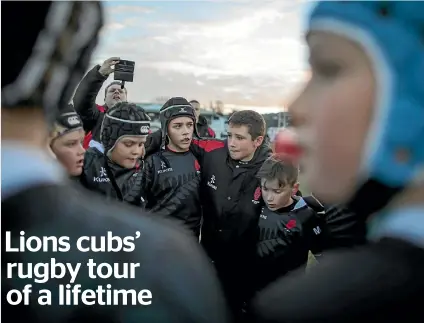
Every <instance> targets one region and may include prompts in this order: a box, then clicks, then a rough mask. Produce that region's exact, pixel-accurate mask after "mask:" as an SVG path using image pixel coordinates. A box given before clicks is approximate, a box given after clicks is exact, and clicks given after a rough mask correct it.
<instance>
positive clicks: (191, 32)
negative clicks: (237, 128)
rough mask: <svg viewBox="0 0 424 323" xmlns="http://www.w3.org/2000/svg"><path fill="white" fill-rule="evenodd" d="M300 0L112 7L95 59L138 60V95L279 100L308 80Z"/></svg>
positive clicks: (132, 91) (134, 89)
mask: <svg viewBox="0 0 424 323" xmlns="http://www.w3.org/2000/svg"><path fill="white" fill-rule="evenodd" d="M159 3H161V2H159ZM302 3H303V1H297V2H296V1H289V0H280V1H265V0H264V1H261V2H257V1H254V2H249V3H246V1H239V2H231V3H215V2H213V3H211V2H201V3H195V4H194V3H193V5H192V8H191V9H193V10H192V11H190V12H189V13H188V12H186V11H185V10H184V8H183V9H181V7H176V6H175V4H174V6H175V8H170V7H169V6H170V4H168V5H167V6H166V5H165V4H164V3H161V6H159V5H157V6H156V7H154V6H153V7H146V6H144V7H141V6H140V7H138V6H136V5H131V6H126V5H119V6H110V7H106V10H107V15H108V16H109V19H108V22H109V23H108V25H107V28H106V29H105V30H104V31H103V35H102V39H101V43H100V45H99V47H98V49H97V51H96V54H95V55H94V61H93V63H101V62H102V61H103V60H105V59H106V58H108V57H110V56H116V55H118V56H120V57H122V58H124V59H130V60H134V61H136V75H135V83H133V84H128V90H129V99H130V100H134V101H142V100H149V99H152V98H154V97H158V96H171V95H183V96H188V97H189V98H193V97H196V98H197V99H199V100H201V101H202V102H203V103H207V102H209V101H210V100H217V99H219V100H222V101H223V102H224V103H228V104H246V105H249V104H254V105H264V106H275V105H278V104H279V102H282V100H283V99H284V97H285V96H286V95H287V94H288V93H290V92H291V91H292V89H293V88H295V87H297V86H299V84H301V83H302V82H303V81H304V80H305V70H306V64H305V63H306V59H305V53H306V48H305V45H304V44H303V41H302V39H301V34H302V23H303V22H302V15H303V11H304V9H303V4H302ZM137 8H138V9H137ZM178 8H179V9H178ZM178 10H179V11H178ZM196 10H197V11H196ZM208 11H210V13H211V14H210V15H208V14H207V13H208ZM117 12H119V15H116V13H117ZM140 13H143V14H142V15H140ZM122 26H123V27H122ZM101 100H102V97H101V95H99V101H100V102H101Z"/></svg>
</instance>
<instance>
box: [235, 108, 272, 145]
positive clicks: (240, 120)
mask: <svg viewBox="0 0 424 323" xmlns="http://www.w3.org/2000/svg"><path fill="white" fill-rule="evenodd" d="M228 124H229V125H234V126H247V128H248V131H249V134H250V135H251V136H252V139H253V140H255V139H256V138H258V137H259V136H265V128H266V122H265V119H264V118H263V117H262V115H261V114H259V113H258V112H256V111H253V110H243V111H237V112H234V113H233V114H232V116H231V117H230V118H229V120H228Z"/></svg>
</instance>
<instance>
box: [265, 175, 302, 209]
mask: <svg viewBox="0 0 424 323" xmlns="http://www.w3.org/2000/svg"><path fill="white" fill-rule="evenodd" d="M298 187H299V185H298V184H295V185H286V186H284V187H281V186H280V183H279V181H278V179H272V180H267V179H264V178H262V179H261V188H262V198H263V200H264V202H265V203H266V206H267V207H268V208H269V209H270V210H271V211H276V210H278V209H281V208H282V207H286V206H289V205H290V204H291V203H292V202H293V200H292V198H291V197H292V196H293V195H295V194H296V192H297V189H298Z"/></svg>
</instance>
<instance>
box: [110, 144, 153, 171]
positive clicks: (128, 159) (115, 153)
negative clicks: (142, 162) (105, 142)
mask: <svg viewBox="0 0 424 323" xmlns="http://www.w3.org/2000/svg"><path fill="white" fill-rule="evenodd" d="M146 139H147V136H142V137H138V136H128V137H124V138H121V139H119V140H118V142H117V143H116V145H115V147H114V148H113V150H112V153H111V159H112V161H113V162H114V163H116V164H118V165H119V166H121V167H124V168H134V167H135V166H136V165H137V162H138V160H139V159H140V158H141V157H142V156H143V154H144V144H145V143H146Z"/></svg>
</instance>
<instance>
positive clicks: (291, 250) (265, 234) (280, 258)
mask: <svg viewBox="0 0 424 323" xmlns="http://www.w3.org/2000/svg"><path fill="white" fill-rule="evenodd" d="M293 198H294V199H295V200H296V201H297V202H295V203H293V204H292V206H291V210H289V209H287V210H284V211H283V213H282V212H278V211H271V210H270V209H268V208H267V207H263V208H262V212H261V216H260V219H259V226H258V236H259V237H258V243H257V253H256V259H255V261H254V268H255V269H254V277H252V284H253V286H252V287H253V289H254V290H256V291H258V290H260V289H262V288H264V287H265V286H266V285H268V284H269V283H271V282H273V281H274V280H275V279H277V278H278V277H281V276H284V275H285V274H287V273H288V272H289V271H292V270H294V269H296V268H298V267H301V266H305V265H306V263H307V260H308V252H309V251H311V252H312V253H313V254H320V253H321V252H322V250H323V247H324V245H325V238H326V234H325V231H326V229H325V226H326V224H325V218H324V214H319V213H317V212H316V211H314V210H313V209H312V208H311V207H309V206H308V205H307V203H305V200H303V199H302V198H299V197H293Z"/></svg>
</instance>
